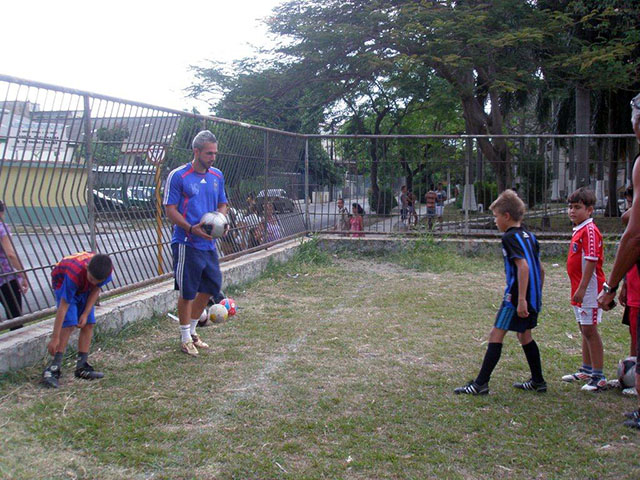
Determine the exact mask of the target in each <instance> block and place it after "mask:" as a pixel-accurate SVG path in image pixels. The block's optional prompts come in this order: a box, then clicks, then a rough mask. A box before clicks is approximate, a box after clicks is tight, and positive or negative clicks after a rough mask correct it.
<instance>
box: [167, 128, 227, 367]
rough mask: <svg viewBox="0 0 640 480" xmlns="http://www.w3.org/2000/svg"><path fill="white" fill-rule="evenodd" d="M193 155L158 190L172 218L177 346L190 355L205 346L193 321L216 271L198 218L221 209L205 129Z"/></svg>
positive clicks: (215, 292) (218, 282)
mask: <svg viewBox="0 0 640 480" xmlns="http://www.w3.org/2000/svg"><path fill="white" fill-rule="evenodd" d="M191 146H192V148H193V160H192V161H191V162H189V163H187V164H186V165H182V166H180V167H178V168H176V169H174V170H172V171H171V172H170V173H169V176H168V178H167V183H166V186H165V189H164V201H163V204H164V205H165V210H166V212H167V217H168V218H169V220H170V221H171V223H173V225H174V226H173V237H172V239H171V248H172V250H173V272H174V276H175V289H176V290H179V291H180V295H179V297H178V319H179V320H180V337H181V350H182V351H183V352H184V353H186V354H187V355H191V356H193V357H195V356H197V355H198V349H206V348H209V345H207V344H206V343H204V342H203V341H202V339H201V338H200V337H199V336H198V334H197V333H196V326H197V325H198V320H199V318H200V314H201V313H202V311H203V309H204V308H205V307H206V305H207V302H208V301H209V298H210V297H211V296H213V297H216V298H217V297H218V296H219V295H220V288H221V286H222V273H221V272H220V264H219V262H218V254H217V252H216V246H215V241H214V238H213V237H212V236H211V235H209V233H207V230H206V229H205V228H203V227H204V222H202V220H201V219H202V217H203V215H204V214H205V213H208V212H214V211H218V212H221V213H223V214H224V215H226V214H227V197H226V194H225V190H224V175H223V174H222V172H221V171H220V170H218V169H217V168H214V167H213V163H214V162H215V160H216V155H217V153H218V140H217V139H216V137H215V135H214V134H213V133H211V132H210V131H208V130H203V131H201V132H200V133H198V134H197V135H196V136H195V137H194V139H193V142H192V144H191Z"/></svg>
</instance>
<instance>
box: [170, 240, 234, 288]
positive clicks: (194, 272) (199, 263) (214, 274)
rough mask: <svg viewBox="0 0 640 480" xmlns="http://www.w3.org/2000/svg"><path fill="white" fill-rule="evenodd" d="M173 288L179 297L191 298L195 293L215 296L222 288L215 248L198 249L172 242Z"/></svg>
mask: <svg viewBox="0 0 640 480" xmlns="http://www.w3.org/2000/svg"><path fill="white" fill-rule="evenodd" d="M171 249H172V250H173V274H174V277H175V289H176V290H179V291H180V297H181V298H183V299H185V300H193V299H194V298H196V294H197V293H208V294H209V295H213V296H217V295H219V294H220V289H221V288H222V272H220V264H219V263H218V254H217V253H216V251H215V250H198V249H197V248H193V247H190V246H188V245H185V244H184V243H172V244H171Z"/></svg>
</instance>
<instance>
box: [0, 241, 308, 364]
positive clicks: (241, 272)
mask: <svg viewBox="0 0 640 480" xmlns="http://www.w3.org/2000/svg"><path fill="white" fill-rule="evenodd" d="M300 243H301V240H300V239H296V240H291V241H289V242H286V243H283V244H281V245H277V246H275V247H271V248H269V249H267V250H261V251H259V252H255V253H252V254H249V255H245V256H243V257H240V258H237V259H235V260H232V261H229V262H223V263H222V264H221V270H222V276H223V279H224V286H225V287H228V286H230V285H238V284H241V283H244V282H247V281H249V280H253V279H255V278H257V277H258V276H259V275H260V274H261V273H262V272H264V270H265V268H266V267H267V264H268V263H269V261H270V260H273V261H275V262H286V261H287V260H289V259H290V258H291V257H292V256H293V254H294V253H295V251H296V249H297V247H298V246H299V245H300ZM116 274H117V272H116ZM176 304H177V295H176V292H175V290H173V279H172V280H168V281H165V282H162V283H159V284H156V285H153V286H151V287H147V288H144V289H141V290H138V291H135V292H132V293H130V294H126V295H122V296H120V297H116V298H113V299H108V300H105V301H104V302H102V304H101V305H100V306H98V307H96V331H99V332H117V331H120V330H122V328H124V327H125V326H126V325H128V324H129V323H132V322H136V321H138V320H142V319H145V318H149V317H152V316H154V315H166V314H167V313H168V312H170V311H172V310H175V309H176ZM53 321H54V319H53V318H51V319H48V320H44V321H42V322H39V323H36V324H33V325H28V326H26V327H24V328H21V329H19V330H14V331H11V332H7V333H5V334H3V335H0V373H4V372H8V371H11V370H18V369H21V368H24V367H27V366H31V365H35V364H37V363H38V362H42V361H43V359H44V358H45V356H47V355H48V354H47V343H48V342H49V339H50V337H51V331H52V330H53ZM77 342H78V334H77V333H76V332H74V333H73V334H72V336H71V339H70V340H69V347H71V348H74V349H75V346H76V345H77Z"/></svg>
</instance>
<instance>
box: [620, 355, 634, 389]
mask: <svg viewBox="0 0 640 480" xmlns="http://www.w3.org/2000/svg"><path fill="white" fill-rule="evenodd" d="M618 382H620V386H621V387H622V388H629V387H635V386H636V357H627V358H625V359H624V360H620V361H619V362H618Z"/></svg>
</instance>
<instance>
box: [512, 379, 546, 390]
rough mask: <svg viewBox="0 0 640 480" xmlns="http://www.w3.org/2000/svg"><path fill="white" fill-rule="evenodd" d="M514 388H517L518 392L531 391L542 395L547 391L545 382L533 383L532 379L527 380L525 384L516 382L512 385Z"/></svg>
mask: <svg viewBox="0 0 640 480" xmlns="http://www.w3.org/2000/svg"><path fill="white" fill-rule="evenodd" d="M513 387H514V388H518V389H520V390H532V391H534V392H538V393H544V392H546V391H547V382H544V381H543V382H540V383H538V382H534V381H533V379H529V380H527V381H526V382H522V383H520V382H516V383H514V384H513Z"/></svg>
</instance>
